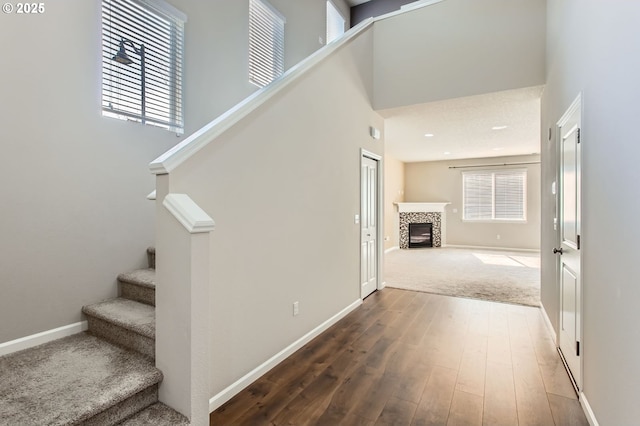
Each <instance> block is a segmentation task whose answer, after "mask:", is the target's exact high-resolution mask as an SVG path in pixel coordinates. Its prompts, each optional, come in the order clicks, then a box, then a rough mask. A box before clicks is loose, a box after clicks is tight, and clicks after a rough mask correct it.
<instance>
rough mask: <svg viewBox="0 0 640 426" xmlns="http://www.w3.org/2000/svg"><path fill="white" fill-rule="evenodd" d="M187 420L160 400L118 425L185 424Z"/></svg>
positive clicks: (169, 425)
mask: <svg viewBox="0 0 640 426" xmlns="http://www.w3.org/2000/svg"><path fill="white" fill-rule="evenodd" d="M189 424H190V423H189V420H188V419H187V418H186V417H184V416H183V415H182V414H180V413H178V412H177V411H175V410H173V409H172V408H170V407H167V406H166V405H164V404H163V403H161V402H158V403H156V404H153V405H151V406H149V407H147V408H146V409H144V410H142V411H140V412H139V413H138V414H136V415H134V416H133V417H131V418H129V419H128V420H126V421H124V422H122V423H121V424H120V426H147V425H148V426H183V425H184V426H186V425H189Z"/></svg>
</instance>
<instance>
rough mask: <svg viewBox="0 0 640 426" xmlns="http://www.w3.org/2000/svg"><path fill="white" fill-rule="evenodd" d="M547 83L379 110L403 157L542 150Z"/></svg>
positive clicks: (390, 145) (388, 137)
mask: <svg viewBox="0 0 640 426" xmlns="http://www.w3.org/2000/svg"><path fill="white" fill-rule="evenodd" d="M542 88H543V87H542V86H536V87H530V88H525V89H516V90H507V91H502V92H496V93H489V94H485V95H477V96H469V97H464V98H457V99H450V100H444V101H437V102H430V103H425V104H419V105H412V106H407V107H399V108H391V109H385V110H380V111H378V112H379V113H380V114H381V115H382V116H383V117H384V118H385V147H386V152H387V153H388V154H390V155H391V156H393V157H395V158H397V159H399V160H401V161H403V162H417V161H438V160H452V159H462V158H484V157H502V156H511V155H526V154H534V153H535V154H537V153H540V96H541V94H542Z"/></svg>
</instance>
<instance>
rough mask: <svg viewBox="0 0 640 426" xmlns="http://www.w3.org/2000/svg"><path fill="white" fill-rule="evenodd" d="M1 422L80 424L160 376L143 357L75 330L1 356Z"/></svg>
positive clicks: (151, 383) (143, 387) (156, 382)
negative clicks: (65, 335)
mask: <svg viewBox="0 0 640 426" xmlns="http://www.w3.org/2000/svg"><path fill="white" fill-rule="evenodd" d="M0 377H1V379H2V383H3V385H2V386H1V387H0V418H1V419H2V420H1V421H0V423H2V424H7V425H42V424H47V425H66V424H77V423H79V422H83V421H85V420H87V419H89V418H91V417H92V416H94V415H96V414H98V413H101V412H102V411H104V410H105V409H107V408H109V407H112V406H114V405H115V404H117V403H119V402H122V401H124V400H126V399H127V398H129V397H131V396H133V395H135V394H137V393H138V392H141V391H143V390H145V389H147V388H149V387H150V386H153V385H155V384H158V383H159V382H160V381H161V380H162V373H161V372H160V370H158V369H157V368H155V367H154V366H153V365H152V364H151V363H150V362H149V360H148V358H146V357H145V356H143V355H140V354H137V353H135V352H133V351H129V350H126V349H122V348H120V347H118V346H115V345H111V344H109V343H107V342H105V341H104V340H101V339H99V338H97V337H94V336H91V335H90V334H87V333H79V334H75V335H72V336H69V337H65V338H63V339H59V340H55V341H53V342H49V343H45V344H44V345H40V346H36V347H34V348H30V349H25V350H23V351H19V352H15V353H12V354H9V355H5V356H3V357H0Z"/></svg>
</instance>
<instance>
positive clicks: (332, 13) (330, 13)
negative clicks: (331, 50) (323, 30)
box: [327, 0, 345, 44]
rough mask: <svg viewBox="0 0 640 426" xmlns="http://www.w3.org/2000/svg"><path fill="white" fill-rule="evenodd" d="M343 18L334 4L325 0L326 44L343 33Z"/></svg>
mask: <svg viewBox="0 0 640 426" xmlns="http://www.w3.org/2000/svg"><path fill="white" fill-rule="evenodd" d="M344 24H345V20H344V18H343V17H342V15H341V14H340V11H338V9H337V8H336V6H335V5H334V4H333V3H332V2H331V1H330V0H327V44H329V43H331V42H332V41H333V40H335V39H337V38H338V37H340V36H341V35H342V34H344Z"/></svg>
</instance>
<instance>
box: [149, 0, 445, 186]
mask: <svg viewBox="0 0 640 426" xmlns="http://www.w3.org/2000/svg"><path fill="white" fill-rule="evenodd" d="M442 1H444V0H424V1H421V2H416V5H415V6H412V7H410V8H405V9H402V10H397V11H394V12H390V13H387V14H385V15H381V16H378V17H375V18H368V19H366V20H364V21H362V22H360V23H359V24H358V25H356V26H355V27H353V28H351V29H350V30H349V31H347V32H346V33H345V34H344V35H343V36H342V37H340V38H339V39H337V40H335V41H333V42H331V43H329V44H327V45H326V46H325V47H324V48H322V49H319V50H317V51H316V52H314V53H312V54H311V55H310V56H308V57H307V58H305V59H303V60H302V61H300V62H299V63H298V64H296V65H295V66H293V67H291V68H290V69H289V70H287V72H285V73H284V74H283V75H282V76H281V77H279V78H278V79H276V80H274V81H273V82H272V83H271V84H269V85H268V86H265V87H264V88H262V89H260V90H258V91H256V92H254V93H253V94H251V95H249V96H248V97H247V98H245V99H244V100H243V101H241V102H239V103H238V104H236V105H235V106H234V107H232V108H231V109H229V110H228V111H227V112H225V113H223V114H222V115H220V116H219V117H218V118H216V119H214V120H213V121H211V122H209V123H208V124H206V125H205V126H204V127H202V128H200V129H199V130H197V131H196V132H194V133H192V134H191V135H190V136H189V137H187V138H186V139H184V140H183V141H182V142H180V143H178V144H177V145H175V146H174V147H173V148H171V149H169V150H168V151H166V152H165V153H164V154H162V155H161V156H160V157H158V158H156V159H155V160H153V161H152V162H151V163H150V164H149V170H151V173H153V174H155V175H163V174H168V173H170V172H171V171H172V170H174V169H175V168H176V167H178V166H179V165H180V164H182V163H183V162H184V161H186V160H187V159H189V158H190V157H191V156H192V155H194V154H195V153H196V152H198V151H200V150H201V149H202V148H204V147H205V146H206V145H207V144H209V142H211V141H213V140H214V139H216V138H217V137H218V136H220V135H221V134H223V133H224V132H226V131H227V130H229V129H230V128H231V127H232V126H233V125H234V124H236V123H237V122H238V121H240V120H241V119H242V118H243V117H245V116H247V115H248V114H250V113H251V112H252V111H255V110H256V109H257V108H259V107H260V106H261V105H263V104H264V103H265V102H267V101H268V100H269V99H271V98H272V97H273V96H275V95H276V94H278V93H280V92H281V91H282V90H283V89H284V88H286V87H287V86H288V85H289V84H291V83H292V82H293V81H295V80H297V79H298V78H300V77H301V76H302V75H304V74H305V73H306V72H307V71H309V70H310V69H311V68H313V67H314V66H315V65H317V64H319V63H320V62H322V61H323V60H324V59H325V58H327V57H328V56H330V55H331V54H332V53H333V52H335V51H336V50H338V49H340V48H341V47H342V46H344V45H345V44H347V43H349V42H350V41H351V40H353V39H354V38H355V37H357V36H358V35H360V33H362V32H363V31H364V30H366V29H367V28H369V27H370V26H371V25H373V23H374V22H376V21H379V20H382V19H387V18H390V17H393V16H396V15H400V14H403V13H407V12H410V11H412V10H415V9H419V8H422V7H426V6H430V5H432V4H436V3H440V2H442Z"/></svg>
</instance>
